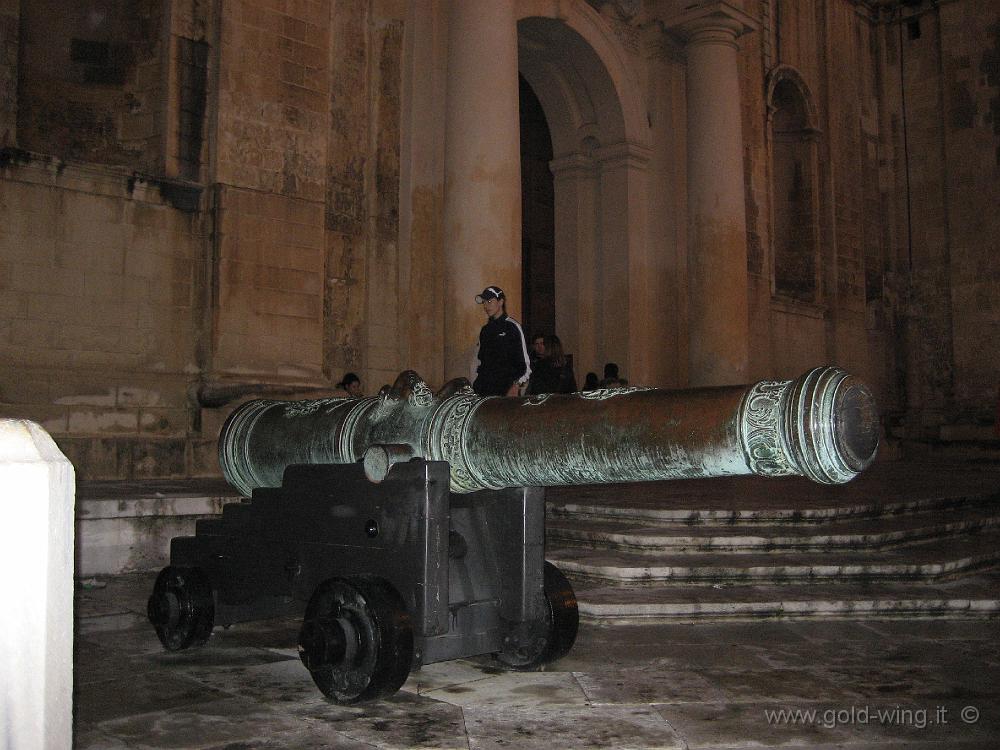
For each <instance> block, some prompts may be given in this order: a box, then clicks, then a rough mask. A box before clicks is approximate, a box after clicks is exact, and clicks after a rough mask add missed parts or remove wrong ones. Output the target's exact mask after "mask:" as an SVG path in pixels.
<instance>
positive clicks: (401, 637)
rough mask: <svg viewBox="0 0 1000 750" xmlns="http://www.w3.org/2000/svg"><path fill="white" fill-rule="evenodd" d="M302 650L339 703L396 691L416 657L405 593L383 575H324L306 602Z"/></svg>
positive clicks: (307, 664)
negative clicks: (321, 581)
mask: <svg viewBox="0 0 1000 750" xmlns="http://www.w3.org/2000/svg"><path fill="white" fill-rule="evenodd" d="M299 656H300V657H301V659H302V663H303V664H304V665H305V667H306V669H308V670H309V674H310V675H312V678H313V682H315V683H316V687H318V688H319V689H320V691H321V692H322V693H323V695H325V696H326V697H327V698H328V699H329V700H331V701H333V702H334V703H339V704H350V703H360V702H362V701H370V700H376V699H378V698H384V697H386V696H389V695H392V694H393V693H395V692H396V691H397V690H399V688H400V687H402V685H403V683H404V682H406V678H407V677H408V676H409V674H410V666H411V665H412V663H413V627H412V624H411V622H410V615H409V613H408V612H407V611H406V603H405V602H404V601H403V597H401V596H400V595H399V593H398V592H397V591H396V589H394V588H393V587H392V586H391V585H390V584H389V583H387V582H386V581H384V580H382V579H378V578H369V577H362V576H358V577H351V578H331V579H330V580H327V581H324V582H323V583H321V584H320V585H319V586H317V587H316V590H315V591H314V592H313V595H312V598H311V599H310V600H309V605H308V606H307V607H306V614H305V619H304V621H303V623H302V630H301V631H300V632H299Z"/></svg>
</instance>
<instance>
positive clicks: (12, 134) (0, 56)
mask: <svg viewBox="0 0 1000 750" xmlns="http://www.w3.org/2000/svg"><path fill="white" fill-rule="evenodd" d="M20 16H21V8H20V0H2V2H0V148H3V147H10V146H16V145H17V142H16V138H17V56H18V48H19V46H20V45H19V38H20V35H21V29H20V26H21V23H20V21H21V17H20Z"/></svg>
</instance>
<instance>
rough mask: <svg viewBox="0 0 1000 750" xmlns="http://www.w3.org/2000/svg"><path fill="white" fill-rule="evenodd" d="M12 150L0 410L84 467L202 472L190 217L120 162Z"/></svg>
mask: <svg viewBox="0 0 1000 750" xmlns="http://www.w3.org/2000/svg"><path fill="white" fill-rule="evenodd" d="M23 158H24V159H25V161H14V162H8V163H7V164H6V165H5V166H4V167H3V168H2V169H0V248H2V252H0V290H2V291H0V362H2V366H0V410H2V413H3V415H4V416H9V417H27V418H31V419H34V420H36V421H38V422H40V423H41V424H42V426H43V427H45V429H46V430H48V431H49V432H50V433H51V434H52V436H53V437H54V438H55V440H56V442H57V443H58V444H59V446H60V448H61V449H62V450H63V452H65V453H66V455H67V456H68V457H69V458H70V460H71V461H72V462H73V463H74V465H75V466H77V467H79V473H80V474H81V475H83V476H86V477H119V476H120V477H127V476H135V477H143V476H183V475H186V474H189V473H205V472H206V471H208V469H206V465H205V460H203V458H202V456H201V455H198V452H197V451H195V450H194V448H193V444H192V443H191V441H190V440H189V438H190V437H191V436H192V434H193V433H194V432H195V424H194V422H193V418H194V417H193V414H192V410H191V408H190V405H189V397H188V388H189V385H190V384H191V383H192V381H193V380H194V379H195V378H196V376H197V373H198V372H199V361H198V337H199V330H200V328H201V322H202V321H201V316H202V311H203V309H204V306H203V304H202V300H203V298H204V291H205V284H206V273H205V268H206V267H205V261H206V248H207V246H208V245H207V238H208V228H207V226H206V224H205V222H204V221H203V219H202V218H201V215H200V214H199V213H197V212H185V211H179V210H178V209H176V208H174V207H173V206H172V205H171V204H170V203H169V202H168V201H167V200H165V199H164V198H163V196H162V195H161V187H160V186H159V185H157V184H152V183H148V182H135V181H134V178H132V177H131V175H129V174H128V173H126V172H123V171H118V170H114V169H109V168H100V167H94V166H88V165H72V164H66V163H63V162H58V163H57V162H56V161H55V160H52V159H44V158H40V157H39V158H34V157H30V156H23ZM206 460H207V461H208V462H209V464H211V462H212V459H211V458H209V459H206Z"/></svg>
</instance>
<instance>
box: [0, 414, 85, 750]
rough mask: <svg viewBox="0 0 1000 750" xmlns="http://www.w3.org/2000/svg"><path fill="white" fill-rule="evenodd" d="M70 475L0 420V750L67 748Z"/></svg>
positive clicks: (52, 452) (37, 430) (40, 434)
mask: <svg viewBox="0 0 1000 750" xmlns="http://www.w3.org/2000/svg"><path fill="white" fill-rule="evenodd" d="M75 495H76V491H75V484H74V474H73V466H72V464H70V462H69V461H68V460H67V459H66V457H65V456H64V455H63V454H62V452H61V451H60V450H59V448H58V447H57V446H56V444H55V442H53V440H52V438H51V437H49V435H48V433H47V432H45V430H43V429H42V428H41V427H40V426H38V425H37V424H35V423H34V422H29V421H27V420H21V419H0V592H2V600H3V606H0V750H8V748H9V749H10V750H15V749H16V750H22V749H23V750H28V748H32V749H34V748H44V749H45V750H56V749H57V748H58V749H62V748H67V749H68V748H70V747H71V745H72V718H73V504H74V498H75Z"/></svg>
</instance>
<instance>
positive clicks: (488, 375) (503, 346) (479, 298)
mask: <svg viewBox="0 0 1000 750" xmlns="http://www.w3.org/2000/svg"><path fill="white" fill-rule="evenodd" d="M506 299H507V298H506V296H505V295H504V293H503V289H501V288H500V287H498V286H488V287H486V288H485V289H484V290H483V291H482V293H480V294H477V295H476V302H477V303H478V304H480V305H482V306H483V309H484V310H485V311H486V314H487V315H488V316H489V320H487V321H486V325H484V326H483V328H482V330H480V331H479V369H478V370H476V372H477V373H478V374H477V375H476V382H475V383H473V384H472V388H473V390H475V392H476V393H478V394H479V395H480V396H516V395H518V392H519V390H520V388H521V386H523V385H524V384H525V383H527V382H528V377H529V376H530V375H531V365H530V363H529V360H528V347H527V345H526V344H525V342H524V332H523V331H522V330H521V324H520V323H518V322H517V321H516V320H514V319H513V318H511V317H508V315H507V310H506Z"/></svg>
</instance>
